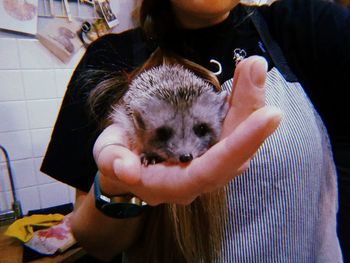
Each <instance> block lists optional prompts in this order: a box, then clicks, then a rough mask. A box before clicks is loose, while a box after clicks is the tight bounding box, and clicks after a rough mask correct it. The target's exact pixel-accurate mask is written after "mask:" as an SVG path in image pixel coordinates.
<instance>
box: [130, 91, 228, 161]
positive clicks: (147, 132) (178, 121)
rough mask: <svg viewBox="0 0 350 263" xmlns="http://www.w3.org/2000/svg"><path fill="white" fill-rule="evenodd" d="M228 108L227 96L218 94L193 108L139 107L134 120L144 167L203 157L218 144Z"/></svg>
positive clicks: (160, 104) (151, 104)
mask: <svg viewBox="0 0 350 263" xmlns="http://www.w3.org/2000/svg"><path fill="white" fill-rule="evenodd" d="M139 106H141V105H139ZM227 107H228V106H227V103H226V94H218V93H215V92H206V93H203V94H201V95H200V96H199V97H198V98H197V99H195V100H193V101H192V102H191V104H188V103H184V104H182V105H181V104H177V105H171V104H169V103H167V102H166V101H163V100H155V101H151V100H150V101H149V104H148V105H143V106H141V107H139V109H138V110H135V111H134V114H133V116H134V123H135V128H136V129H135V130H136V136H137V141H138V142H137V145H138V146H140V152H141V153H142V162H143V164H145V165H148V164H150V163H151V164H152V163H157V162H161V161H167V162H171V163H179V162H182V163H185V162H189V161H191V160H192V159H194V158H196V157H199V156H201V155H202V154H203V153H205V152H206V151H207V150H208V149H209V148H210V147H211V146H212V145H213V144H214V143H216V142H217V141H218V139H219V136H220V132H221V126H222V121H223V119H224V117H225V115H226V112H227ZM142 109H147V111H144V110H142Z"/></svg>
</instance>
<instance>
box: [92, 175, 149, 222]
mask: <svg viewBox="0 0 350 263" xmlns="http://www.w3.org/2000/svg"><path fill="white" fill-rule="evenodd" d="M94 196H95V207H96V208H97V209H98V210H100V212H102V213H103V214H104V215H106V216H109V217H112V218H119V219H122V218H130V217H135V216H138V215H140V214H141V213H142V212H143V211H144V210H145V209H146V208H147V207H148V205H147V204H146V203H145V202H143V201H142V200H141V199H139V198H138V197H136V196H133V195H131V194H120V195H113V196H112V195H107V194H106V193H104V192H102V190H101V186H100V181H99V172H97V174H96V176H95V180H94Z"/></svg>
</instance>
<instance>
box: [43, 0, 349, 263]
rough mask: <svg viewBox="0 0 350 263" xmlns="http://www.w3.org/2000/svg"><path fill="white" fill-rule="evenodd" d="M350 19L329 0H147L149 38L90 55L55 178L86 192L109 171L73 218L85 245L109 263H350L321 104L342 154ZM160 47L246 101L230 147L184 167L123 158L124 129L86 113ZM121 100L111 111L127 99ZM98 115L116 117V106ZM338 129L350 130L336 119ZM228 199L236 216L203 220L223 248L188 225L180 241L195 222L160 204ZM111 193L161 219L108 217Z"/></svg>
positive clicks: (132, 37)
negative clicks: (91, 99) (118, 260)
mask: <svg viewBox="0 0 350 263" xmlns="http://www.w3.org/2000/svg"><path fill="white" fill-rule="evenodd" d="M347 21H349V15H348V13H347V11H346V10H344V9H343V8H341V7H340V6H335V5H333V4H332V3H329V2H323V1H318V0H308V1H301V0H293V1H292V0H281V1H278V2H276V3H274V4H273V5H272V6H271V7H266V6H265V7H260V8H257V9H254V8H253V9H249V8H245V7H243V6H242V5H240V4H239V3H238V1H235V0H222V1H187V0H169V1H164V0H162V1H151V0H144V1H143V4H142V9H141V29H136V30H132V31H128V32H125V33H122V34H120V35H108V36H106V37H103V38H101V39H99V40H98V41H96V42H95V43H93V44H92V45H91V46H90V47H89V49H88V51H87V53H86V55H85V56H84V58H83V59H82V61H81V62H80V64H79V66H78V67H77V69H76V70H75V73H74V75H73V77H72V80H71V82H70V85H69V87H68V90H67V94H66V96H65V99H64V102H63V106H62V109H61V112H60V115H59V117H58V120H57V123H56V126H55V129H54V132H53V137H52V140H51V142H50V146H49V148H48V152H47V155H46V157H45V159H44V163H43V166H42V171H43V172H45V173H47V174H49V175H51V176H53V177H55V178H57V179H59V180H62V181H64V182H66V183H69V184H71V185H73V186H75V187H77V188H78V189H80V190H81V191H85V192H88V191H89V188H90V186H91V184H92V181H93V179H94V177H95V173H96V170H97V168H96V165H97V167H98V170H99V176H98V177H95V184H94V187H95V189H94V187H92V188H91V190H90V191H89V193H87V194H86V193H84V194H83V193H81V191H79V193H80V194H79V197H78V199H77V204H76V209H75V212H74V214H73V222H72V229H73V232H74V234H75V236H76V237H77V239H78V240H79V242H80V243H81V244H82V245H83V246H84V247H85V248H86V249H87V250H88V251H90V252H91V253H93V254H94V255H96V256H98V257H101V258H107V259H110V258H112V257H113V256H114V255H116V254H117V253H119V252H121V251H126V253H125V260H126V261H127V262H185V261H187V262H194V260H195V261H206V262H213V261H214V262H215V261H216V262H236V261H237V262H241V261H247V262H250V261H267V260H271V259H272V260H275V261H277V262H285V261H287V262H288V261H292V262H310V261H316V262H330V261H331V262H341V260H342V256H341V252H340V248H339V244H338V238H337V235H336V210H337V190H336V173H335V167H334V163H333V157H332V153H331V151H330V148H331V146H330V143H329V140H328V136H327V132H326V129H325V128H324V126H323V123H322V121H321V119H320V117H319V115H318V114H317V112H316V111H315V108H314V106H313V105H312V104H311V103H310V101H309V99H308V96H309V97H310V98H311V100H312V101H313V103H314V105H315V107H316V109H317V110H318V111H319V112H321V113H322V115H321V117H322V118H323V119H324V121H325V123H326V125H327V128H328V129H329V133H330V135H331V138H332V140H333V142H339V143H341V144H342V145H343V143H342V142H343V141H345V142H349V137H348V136H349V130H348V128H346V127H345V126H347V125H346V122H345V119H346V118H345V116H344V114H345V105H346V104H345V96H342V95H341V92H344V91H343V90H344V89H343V88H342V85H340V84H341V83H345V82H342V81H344V80H346V79H345V77H346V74H347V73H346V70H345V68H346V65H348V64H347V62H349V52H347V51H348V47H349V42H350V40H349V39H350V37H349V36H350V33H349V29H347V28H346V27H343V26H341V25H343V24H346V22H347ZM157 47H160V48H161V49H162V50H165V51H171V52H173V53H176V54H177V55H178V56H181V57H184V58H186V59H188V60H190V61H193V62H195V63H197V64H200V65H201V66H203V67H205V68H207V69H208V70H210V71H212V72H214V73H216V74H217V78H218V80H219V81H220V83H221V84H222V88H223V89H230V88H231V87H232V89H233V91H234V92H233V93H232V96H231V98H230V105H231V107H230V110H229V112H228V115H227V117H226V120H225V122H224V127H223V135H222V140H221V141H220V142H219V143H218V144H216V145H215V146H213V147H212V148H211V149H210V150H209V151H208V152H207V153H205V154H204V155H203V156H201V157H200V158H198V159H195V160H193V161H192V162H191V163H189V164H187V165H185V166H174V165H172V166H171V165H170V166H169V165H166V164H157V165H154V166H148V167H147V168H145V167H143V166H141V165H140V161H139V157H138V156H137V155H136V154H135V153H133V152H131V151H130V150H128V149H127V148H126V147H124V146H123V145H125V142H124V140H125V138H123V136H122V135H120V134H119V130H118V127H115V126H113V125H112V126H109V127H107V128H106V129H105V130H103V132H102V128H99V127H100V126H99V125H100V121H101V119H94V118H91V117H90V115H88V113H89V110H88V107H87V106H86V101H87V100H88V96H89V94H90V93H91V91H92V90H95V87H96V86H97V84H98V83H100V82H101V80H105V81H107V82H108V80H109V79H110V78H111V76H113V74H115V72H132V71H133V70H135V69H137V68H139V67H140V66H141V65H142V64H143V63H144V62H145V61H146V60H147V59H148V58H149V56H150V54H151V53H152V52H153V51H154V50H155V49H156V48H157ZM279 47H280V48H279ZM282 54H283V55H284V56H283V55H282ZM254 55H258V56H260V57H257V56H254ZM244 57H247V59H243V58H244ZM261 57H263V58H264V59H262V58H261ZM242 59H243V60H242ZM265 61H267V63H266V62H265ZM236 65H237V66H236ZM267 70H268V71H269V72H268V73H267ZM233 72H235V73H234V79H233V80H232V74H233ZM91 74H92V75H91ZM297 81H299V82H300V83H301V84H302V85H303V86H304V88H305V92H306V93H305V92H304V89H303V88H302V87H301V85H300V84H299V83H298V82H297ZM330 87H332V89H336V90H332V92H330V91H329V90H330ZM327 91H329V92H327ZM108 92H109V90H107V95H108ZM326 92H327V94H325V93H326ZM265 93H266V95H265ZM265 96H266V97H265ZM109 97H110V100H109V101H105V102H104V103H105V105H109V104H110V103H112V102H113V100H114V98H115V97H113V96H106V98H109ZM265 104H266V105H267V106H265ZM271 106H272V107H271ZM275 107H277V108H279V109H280V111H281V112H282V115H283V118H282V120H281V123H280V125H279V128H278V129H277V130H276V131H275V132H274V133H273V134H272V135H271V136H270V137H269V135H270V134H271V133H272V132H273V131H274V130H275V129H276V127H277V126H278V123H279V122H280V119H281V113H280V112H279V111H277V110H275ZM96 111H97V116H106V115H107V114H108V110H107V109H106V107H103V105H102V106H101V105H100V106H99V107H97V108H96ZM339 117H340V118H341V119H342V120H343V121H341V122H339V121H335V120H336V118H339ZM102 119H103V118H102ZM101 132H102V133H101ZM99 133H101V134H100V135H99V136H98V134H99ZM97 137H98V138H97ZM267 137H269V138H267ZM96 138H97V141H96V142H95V140H96ZM266 138H267V139H266ZM63 139H64V141H63V143H62V140H63ZM94 142H95V143H94ZM262 142H264V143H263V144H262ZM261 144H262V145H261ZM259 146H260V147H259ZM92 150H93V152H94V157H95V160H94V158H93V156H92V154H91V152H92ZM255 153H256V154H255ZM95 161H96V164H95ZM65 167H69V169H68V171H67V169H66V168H65ZM237 175H240V176H238V177H237ZM96 178H97V179H96ZM222 187H225V192H226V201H225V202H224V205H225V206H223V208H221V205H222V204H220V203H218V204H217V205H218V206H217V207H218V208H217V209H218V210H216V212H214V213H210V211H205V208H206V206H204V208H203V211H205V212H204V214H206V215H207V216H208V217H209V218H211V217H213V218H214V217H215V216H216V218H217V217H219V219H217V220H216V221H215V220H214V223H215V222H220V228H219V230H218V231H219V233H218V235H215V238H212V236H211V234H212V232H213V230H212V231H209V232H211V233H209V238H212V239H213V242H204V241H203V239H204V238H205V235H203V236H199V237H198V240H199V241H198V240H196V239H197V237H193V236H191V235H188V234H187V233H188V232H187V231H186V228H185V226H187V225H188V224H187V225H186V224H185V223H184V225H182V228H181V227H180V228H181V229H180V230H179V229H177V232H176V234H173V233H172V232H171V231H170V229H172V227H174V226H175V228H176V226H179V225H181V224H182V223H183V222H180V223H179V224H176V222H175V223H174V222H171V220H170V219H171V217H167V216H166V215H167V214H166V213H164V211H163V210H162V209H163V208H164V206H163V205H159V204H163V203H165V204H179V206H176V207H177V208H179V207H180V205H181V204H190V203H192V201H193V200H195V199H196V200H198V198H197V197H200V198H202V197H203V196H205V195H203V194H204V193H208V192H212V193H215V192H216V190H218V189H222ZM101 191H102V193H103V194H104V195H105V196H107V197H111V196H117V197H118V198H121V197H125V195H132V196H137V197H138V198H139V199H142V200H144V201H146V202H147V203H148V204H149V205H150V207H148V208H146V210H144V209H143V207H142V206H140V207H137V208H138V209H137V212H135V214H132V213H130V211H129V212H128V211H125V210H123V211H121V212H122V213H121V214H122V215H123V216H125V217H127V218H124V219H121V218H120V215H119V216H118V215H116V214H113V215H112V216H113V217H119V218H112V217H108V216H106V214H108V213H109V212H108V211H106V210H104V209H103V208H101V207H102V206H103V205H104V203H103V200H102V201H101V200H100V199H99V196H100V195H99V194H98V195H96V193H100V192H101ZM96 196H97V197H96ZM96 200H97V201H96ZM130 200H131V199H127V202H129V201H130ZM214 200H215V199H214ZM101 202H102V205H101ZM118 202H119V201H117V204H118ZM194 202H196V201H194ZM194 202H193V203H194ZM208 203H210V202H207V203H206V204H208ZM117 206H118V205H117ZM212 207H214V208H215V207H216V206H215V204H214V205H213V206H212ZM118 209H120V207H119V206H118ZM179 209H180V208H179ZM220 209H221V210H220ZM101 211H102V212H101ZM218 211H219V212H220V211H221V212H222V213H219V214H218V213H217V212H218ZM119 212H120V211H119ZM136 214H137V216H135V217H132V216H133V215H136ZM174 218H175V219H176V217H174ZM197 222H199V223H201V222H200V218H199V220H197ZM214 225H215V224H214ZM202 227H203V226H202ZM214 229H217V228H214ZM198 232H200V231H197V233H198ZM202 232H203V229H202ZM191 233H193V231H192V230H191ZM202 241H203V242H202ZM210 241H211V240H210ZM201 242H202V243H201ZM217 244H219V245H217ZM194 248H199V250H198V251H199V252H198V253H196V250H195V249H194Z"/></svg>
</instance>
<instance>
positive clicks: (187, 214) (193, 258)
mask: <svg viewBox="0 0 350 263" xmlns="http://www.w3.org/2000/svg"><path fill="white" fill-rule="evenodd" d="M140 26H141V28H142V29H143V31H144V33H145V35H146V37H147V39H148V40H149V41H150V42H153V44H154V43H156V46H158V47H160V48H157V49H156V51H155V52H154V53H153V54H152V55H151V56H150V57H149V59H147V60H146V61H145V63H144V64H143V65H141V66H140V67H138V68H137V69H135V70H133V71H132V72H116V73H109V74H110V75H109V76H107V77H106V78H104V80H103V81H102V82H101V83H99V84H98V85H97V87H96V88H95V89H94V90H93V91H92V92H91V93H90V96H89V100H88V102H89V105H90V106H91V112H93V113H95V117H97V118H99V120H100V121H101V123H102V125H104V126H105V125H108V123H109V121H106V120H108V118H107V117H108V114H109V112H110V110H112V107H108V108H107V109H106V102H108V103H107V104H109V106H111V104H113V103H116V102H117V101H118V100H119V99H120V98H121V97H122V96H123V95H124V93H125V92H126V91H127V89H128V85H129V83H130V82H131V81H132V80H133V78H134V77H136V76H137V75H138V74H140V73H141V72H143V71H145V70H147V69H149V68H152V67H155V66H159V65H162V64H181V65H182V66H184V67H185V68H188V69H189V70H191V71H192V72H193V73H194V74H196V75H197V76H199V77H201V78H203V79H204V80H206V81H207V82H209V83H211V84H212V85H213V87H214V88H215V89H216V90H220V83H219V81H218V80H217V78H216V77H215V75H213V74H212V73H211V72H210V71H208V70H207V69H205V68H204V67H202V66H200V65H198V64H196V63H193V62H191V61H189V60H187V59H184V58H182V57H180V56H177V55H176V54H175V53H173V52H171V51H170V48H169V47H171V45H168V44H169V43H170V42H172V41H173V39H172V38H173V37H174V36H176V33H175V32H176V30H177V27H176V23H175V20H174V17H173V13H172V10H171V6H170V1H168V0H143V2H142V5H141V11H140ZM169 32H172V33H171V34H169ZM225 218H226V194H225V191H224V189H223V188H222V189H219V190H217V191H215V192H212V193H207V194H202V195H201V196H199V197H198V198H196V199H195V200H194V201H193V202H192V203H191V204H189V205H178V204H161V205H158V206H156V207H152V208H151V209H149V210H148V211H147V217H146V222H145V227H144V231H143V233H142V234H141V235H140V238H139V240H138V241H137V243H136V244H135V246H133V247H132V248H130V249H131V253H130V255H133V256H132V257H133V258H132V262H140V263H141V262H142V263H163V262H167V263H172V262H173V263H178V262H188V263H196V262H198V263H200V262H203V263H211V262H214V261H215V259H217V257H218V254H219V253H220V251H221V244H222V237H223V233H222V231H223V227H222V224H223V222H224V219H225Z"/></svg>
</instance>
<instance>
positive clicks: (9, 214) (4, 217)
mask: <svg viewBox="0 0 350 263" xmlns="http://www.w3.org/2000/svg"><path fill="white" fill-rule="evenodd" d="M0 149H1V151H2V152H3V154H4V156H5V161H6V167H7V174H8V177H9V181H10V186H11V192H12V199H13V203H12V210H5V211H0V225H2V224H3V223H4V224H5V223H7V222H8V221H14V220H16V219H18V218H21V217H22V216H23V214H22V208H21V203H20V202H19V200H18V199H17V196H16V189H15V184H14V181H13V175H12V170H11V164H10V158H9V155H8V153H7V151H6V149H5V147H3V146H2V145H0Z"/></svg>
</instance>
